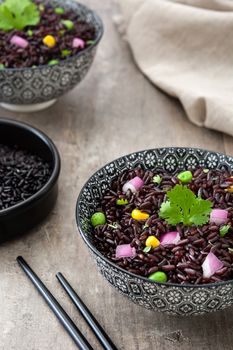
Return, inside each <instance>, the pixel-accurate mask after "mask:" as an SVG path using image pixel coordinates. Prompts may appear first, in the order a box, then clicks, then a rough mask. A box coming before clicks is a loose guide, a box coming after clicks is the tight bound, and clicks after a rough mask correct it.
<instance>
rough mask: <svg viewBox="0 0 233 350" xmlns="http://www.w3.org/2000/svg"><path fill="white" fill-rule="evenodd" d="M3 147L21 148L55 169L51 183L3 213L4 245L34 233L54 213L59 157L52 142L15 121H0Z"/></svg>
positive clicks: (0, 235) (1, 236)
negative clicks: (15, 237) (25, 233)
mask: <svg viewBox="0 0 233 350" xmlns="http://www.w3.org/2000/svg"><path fill="white" fill-rule="evenodd" d="M0 143H2V144H6V145H12V146H14V145H18V146H19V147H20V148H22V149H26V150H28V151H29V152H31V153H33V154H36V155H38V156H40V157H41V158H42V159H44V160H45V161H46V162H48V163H49V164H51V166H52V174H51V176H50V178H49V180H48V181H47V183H46V184H45V185H44V186H43V187H42V188H41V189H40V190H39V191H38V192H36V193H35V194H34V195H33V196H31V197H29V198H27V199H26V200H25V201H23V202H20V203H18V204H16V205H14V206H12V207H9V208H7V209H4V210H1V211H0V242H3V241H6V240H8V239H10V238H12V237H14V236H16V235H21V234H22V233H24V232H25V231H27V230H29V229H31V228H32V227H34V226H35V225H37V224H38V223H39V222H41V220H43V219H44V218H45V217H46V216H47V215H48V214H49V212H50V211H51V210H52V208H53V206H54V204H55V202H56V199H57V194H58V177H59V173H60V156H59V153H58V151H57V148H56V147H55V145H54V144H53V142H52V141H51V140H50V139H49V138H48V137H47V136H46V135H45V134H44V133H42V132H41V131H39V130H37V129H35V128H33V127H31V126H29V125H26V124H23V123H20V122H17V121H14V120H9V119H1V118H0Z"/></svg>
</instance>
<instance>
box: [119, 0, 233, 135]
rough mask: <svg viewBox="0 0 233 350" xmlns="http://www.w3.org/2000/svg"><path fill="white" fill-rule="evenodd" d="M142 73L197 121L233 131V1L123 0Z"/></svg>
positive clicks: (127, 27) (124, 16)
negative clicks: (175, 98)
mask: <svg viewBox="0 0 233 350" xmlns="http://www.w3.org/2000/svg"><path fill="white" fill-rule="evenodd" d="M119 3H120V5H121V10H122V19H123V22H124V28H125V34H126V38H127V40H128V42H129V45H130V47H131V49H132V52H133V55H134V59H135V61H136V63H137V65H138V67H139V68H140V69H141V70H142V72H143V73H144V74H145V75H146V76H147V77H148V78H149V79H150V80H151V81H152V82H153V83H154V84H155V85H156V86H158V87H159V88H160V89H162V90H163V91H165V92H166V93H168V94H169V95H171V96H174V97H177V98H178V99H179V100H180V102H181V103H182V105H183V107H184V109H185V111H186V114H187V116H188V118H189V119H190V120H191V121H192V122H193V123H195V124H196V125H199V126H205V127H208V128H211V129H215V130H219V131H222V132H226V133H228V134H231V135H233V1H232V0H119Z"/></svg>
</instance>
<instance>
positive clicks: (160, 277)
mask: <svg viewBox="0 0 233 350" xmlns="http://www.w3.org/2000/svg"><path fill="white" fill-rule="evenodd" d="M148 278H149V280H152V281H155V282H167V275H166V273H165V272H162V271H157V272H154V273H152V274H150V275H149V277H148Z"/></svg>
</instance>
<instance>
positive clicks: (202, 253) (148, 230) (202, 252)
mask: <svg viewBox="0 0 233 350" xmlns="http://www.w3.org/2000/svg"><path fill="white" fill-rule="evenodd" d="M185 170H187V169H185ZM192 173H193V179H192V181H191V182H190V183H189V184H188V187H189V188H190V189H191V190H192V191H193V192H194V193H195V194H196V195H201V197H202V198H203V199H209V200H211V201H212V203H213V208H215V209H216V208H219V209H226V210H227V211H228V221H227V224H229V225H230V226H231V227H232V220H233V207H232V199H233V197H232V196H233V194H232V193H229V192H227V191H226V189H227V188H228V187H230V186H231V185H233V179H232V178H231V173H230V172H229V171H227V170H209V171H208V172H204V171H203V169H201V168H198V169H196V170H195V171H193V172H192ZM154 175H160V176H161V178H162V181H161V183H160V184H159V185H156V184H154V183H153V181H152V178H153V176H154ZM135 176H139V177H140V178H142V179H144V181H145V183H144V185H143V186H142V188H141V189H140V190H139V191H137V192H136V193H135V194H133V193H132V192H130V191H128V192H127V193H126V194H125V193H123V192H122V187H123V185H124V184H125V182H127V181H129V180H130V179H132V178H133V177H135ZM177 183H179V181H178V180H177V178H176V177H175V176H171V175H170V174H169V173H167V172H165V171H158V172H155V171H154V172H153V171H145V170H143V169H141V168H137V169H132V170H129V171H126V172H124V173H123V174H121V175H120V176H119V177H118V178H116V179H115V180H114V181H113V182H112V184H111V189H110V190H109V191H107V192H106V194H105V196H104V197H103V198H102V200H101V201H100V204H99V207H98V210H100V211H103V212H104V213H105V214H106V218H107V224H105V225H103V226H97V227H96V228H93V235H94V243H95V245H96V247H97V249H98V250H99V251H100V252H101V253H102V254H103V255H104V256H106V257H107V258H108V259H110V260H111V261H113V262H114V263H115V264H117V265H118V266H120V267H122V268H124V269H126V270H128V271H130V272H133V273H135V274H137V275H140V276H144V277H148V276H149V274H151V273H153V272H155V271H158V270H160V271H166V274H167V276H168V282H170V283H180V284H184V283H188V284H203V283H211V282H218V281H226V280H229V279H233V253H231V252H230V251H229V250H228V248H233V231H232V229H231V228H230V230H229V232H228V233H227V235H226V236H225V237H221V236H220V234H219V226H217V225H216V224H212V223H207V224H205V225H203V226H198V227H196V226H194V225H193V226H190V227H185V226H184V225H182V224H179V225H176V226H175V227H174V226H171V225H169V224H167V222H166V221H165V220H163V219H161V218H160V217H159V214H158V213H159V209H160V205H161V203H162V202H163V201H164V200H165V198H166V191H167V189H170V188H172V187H174V186H175V184H177ZM118 198H124V199H127V200H128V202H129V204H128V205H126V206H117V205H116V199H118ZM134 208H137V209H141V210H143V211H144V212H147V213H148V214H149V215H150V217H149V219H148V220H147V221H146V222H142V221H136V220H134V219H133V218H132V217H131V212H132V210H133V209H134ZM113 223H114V224H115V223H117V225H115V228H113V227H110V226H108V224H113ZM174 230H176V231H178V232H179V233H180V236H181V240H180V241H179V242H178V244H177V245H169V246H161V245H160V246H158V247H157V248H155V249H154V250H151V251H150V252H149V253H146V252H143V249H144V248H145V241H146V239H147V237H148V236H150V235H154V236H156V237H157V238H158V239H159V237H160V235H161V234H162V233H164V232H170V231H174ZM129 243H130V244H131V246H132V247H135V248H136V253H137V255H136V257H135V258H134V259H130V258H121V259H117V258H116V256H115V250H116V247H117V245H120V244H129ZM209 252H213V253H214V254H215V255H216V256H217V257H218V258H219V259H220V260H221V261H222V262H223V265H224V266H223V268H222V269H221V270H219V271H217V272H216V273H215V274H214V275H213V276H212V277H210V278H204V277H203V275H202V264H203V262H204V260H205V258H206V256H207V255H208V253H209Z"/></svg>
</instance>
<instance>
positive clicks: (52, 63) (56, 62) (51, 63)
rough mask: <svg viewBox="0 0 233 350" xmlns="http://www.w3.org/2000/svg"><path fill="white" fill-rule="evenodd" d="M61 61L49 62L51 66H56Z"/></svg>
mask: <svg viewBox="0 0 233 350" xmlns="http://www.w3.org/2000/svg"><path fill="white" fill-rule="evenodd" d="M58 63H59V61H58V60H51V61H49V62H48V64H49V65H54V64H58Z"/></svg>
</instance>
